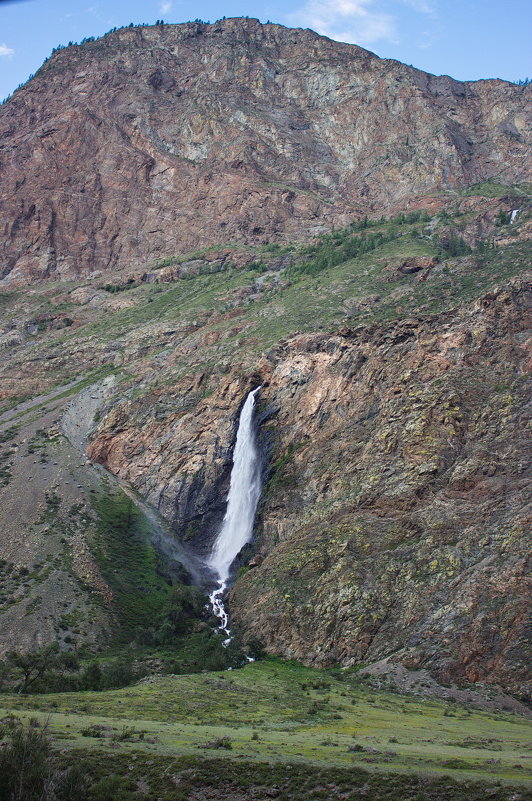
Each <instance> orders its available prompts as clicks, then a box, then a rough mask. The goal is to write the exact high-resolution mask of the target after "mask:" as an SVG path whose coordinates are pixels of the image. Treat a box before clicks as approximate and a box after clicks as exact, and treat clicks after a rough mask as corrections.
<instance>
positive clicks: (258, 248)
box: [0, 20, 532, 711]
mask: <svg viewBox="0 0 532 801" xmlns="http://www.w3.org/2000/svg"><path fill="white" fill-rule="evenodd" d="M529 91H530V89H529V87H518V86H514V85H511V84H507V83H504V82H502V81H482V82H477V83H474V84H460V83H458V82H455V81H452V80H451V79H450V78H447V77H443V78H435V77H434V76H429V75H426V74H424V73H421V72H419V71H417V70H415V69H413V68H411V67H406V66H404V65H401V64H398V63H396V62H389V61H384V60H382V59H378V58H377V57H376V56H374V55H372V54H371V53H368V52H366V51H364V50H361V49H360V48H357V47H355V46H351V45H342V44H338V43H336V42H331V41H329V40H327V39H324V38H322V37H319V36H317V35H316V34H314V33H313V32H311V31H292V30H288V29H285V28H282V27H280V26H276V25H264V26H263V25H260V24H259V23H258V22H256V21H254V20H224V21H221V22H220V23H217V24H215V25H200V24H196V23H194V24H192V23H190V24H187V25H180V26H155V27H151V28H150V27H146V28H138V29H137V28H131V29H124V30H121V31H117V32H115V33H112V34H109V35H108V36H106V37H104V38H102V39H101V40H99V41H96V42H89V43H88V44H86V45H83V46H81V47H78V46H73V47H69V48H67V49H65V50H62V51H60V52H59V53H56V54H55V55H54V56H53V57H52V59H51V60H50V61H49V62H47V63H46V64H45V65H44V67H43V68H42V69H41V70H40V71H39V73H38V75H37V76H36V77H35V78H34V79H33V80H32V81H30V82H29V83H28V84H27V85H26V86H25V87H23V88H22V89H21V90H19V91H18V92H17V93H16V94H15V96H14V97H13V98H12V99H11V100H9V101H8V102H7V103H6V104H5V105H4V106H3V107H2V108H1V109H0V130H1V131H2V133H1V136H2V138H1V140H0V141H1V143H2V144H1V150H0V174H1V177H2V181H1V182H0V195H1V197H2V208H3V209H4V210H5V212H4V217H3V222H2V225H3V228H2V236H3V248H4V249H3V251H2V253H3V255H2V263H1V269H2V275H3V280H2V291H1V292H0V308H1V310H2V330H1V332H0V349H1V353H2V360H1V362H0V380H1V388H0V403H1V406H0V656H1V657H3V656H5V655H6V654H7V653H8V652H9V651H11V650H12V649H13V647H14V646H16V648H17V649H19V650H20V651H24V652H31V651H34V650H35V649H38V648H41V647H42V646H46V645H48V644H50V643H54V642H55V643H57V644H58V647H59V649H60V651H61V652H62V653H63V654H64V653H70V652H72V651H76V652H78V651H79V652H80V653H84V654H85V655H87V654H89V655H90V654H94V653H101V652H102V651H106V652H107V651H108V650H109V648H110V647H111V646H112V647H113V648H115V649H116V650H117V651H120V649H122V651H123V649H124V648H126V647H129V645H130V644H131V643H134V644H135V645H134V647H138V648H140V649H143V648H144V649H145V650H146V649H148V651H149V649H150V648H152V649H153V648H156V647H157V648H160V647H163V646H164V647H165V648H166V647H168V648H170V650H171V656H170V657H168V654H167V653H164V654H163V655H162V656H161V654H160V653H159V652H157V655H156V657H153V656H150V657H149V658H150V659H152V662H151V663H150V666H151V667H150V669H159V670H160V669H163V668H165V665H166V667H168V666H169V667H168V670H170V671H171V672H177V673H182V672H184V670H185V669H191V670H192V669H194V670H200V669H201V667H202V666H204V665H205V664H206V660H207V656H206V654H208V659H209V660H211V661H210V662H209V665H210V666H211V667H213V668H219V669H222V668H223V667H224V666H225V665H226V664H229V662H226V661H224V659H225V657H224V656H223V654H225V653H226V652H225V651H223V654H222V651H221V642H218V646H219V647H218V651H217V652H216V653H215V654H214V655H213V653H212V649H211V650H209V649H210V648H211V646H212V640H213V636H214V635H212V627H213V620H212V619H210V620H209V613H208V612H207V611H206V609H205V608H204V606H203V602H204V599H203V598H202V597H201V595H200V594H198V593H196V590H194V589H193V588H192V586H191V584H193V583H196V584H200V585H201V584H202V581H203V580H204V576H205V573H204V568H203V567H202V559H203V558H204V557H205V556H206V555H207V554H208V553H209V551H210V548H211V547H212V543H213V540H214V537H215V535H216V533H217V530H218V526H219V523H220V521H221V519H222V517H223V514H224V510H225V505H226V498H227V489H228V482H229V475H230V469H231V460H232V453H233V447H234V439H235V430H236V425H237V421H238V415H239V411H240V409H241V407H242V404H243V401H244V398H245V396H246V394H247V393H248V392H249V390H250V389H251V388H253V387H256V386H258V385H259V384H260V385H261V387H262V388H261V391H260V395H259V404H258V413H257V419H256V423H257V431H258V441H259V445H260V449H261V456H262V467H263V475H264V492H263V495H262V499H261V502H260V505H259V513H258V516H257V521H256V531H255V537H254V541H253V543H252V545H251V546H249V547H247V548H245V549H244V551H243V552H242V553H241V554H240V556H239V559H238V562H237V564H236V565H235V571H234V572H235V576H234V579H235V580H234V584H233V586H232V590H231V593H230V597H229V609H230V613H231V615H232V620H233V623H234V626H235V630H236V631H237V633H238V634H239V635H240V636H241V637H242V639H243V640H244V641H247V642H248V643H251V644H253V647H254V648H255V649H256V650H257V652H260V651H261V649H265V650H266V651H267V652H269V653H270V654H277V655H282V656H284V657H288V658H297V659H298V660H300V661H301V662H303V663H305V664H307V665H311V666H315V667H321V668H328V667H331V666H333V665H341V666H343V667H353V666H358V667H360V666H362V665H364V666H365V667H364V670H365V671H366V672H367V673H368V674H370V675H371V676H372V677H373V678H372V679H371V680H372V681H376V682H381V683H382V682H384V681H388V680H390V681H394V682H398V683H399V686H401V687H402V689H404V688H405V687H406V686H407V685H408V686H412V684H411V682H414V680H415V681H416V682H418V683H419V682H421V684H422V686H423V687H426V688H427V687H428V688H429V689H430V691H431V692H434V693H435V694H440V695H441V696H442V697H447V695H446V692H447V690H446V685H451V684H456V685H460V687H461V688H462V689H457V687H454V688H453V690H452V692H453V693H455V694H458V695H455V697H460V698H461V699H463V696H462V695H459V694H460V693H467V692H469V690H468V689H464V687H465V688H467V687H468V685H469V684H477V685H480V692H481V694H482V693H483V694H484V695H483V696H482V697H483V703H484V702H486V703H487V702H488V701H489V700H490V694H491V692H492V691H491V690H489V689H488V690H486V688H485V685H492V684H493V685H498V686H499V687H501V688H503V690H504V691H505V692H507V693H512V694H514V695H515V696H518V697H519V698H521V699H525V698H526V697H527V684H526V679H527V676H526V666H527V642H528V641H527V638H526V632H525V609H526V595H525V592H526V590H525V584H524V576H525V575H526V557H527V550H526V545H527V539H526V538H527V532H528V531H529V527H530V507H529V505H528V504H529V494H528V489H529V483H528V481H527V475H528V474H527V472H526V471H527V466H528V463H527V452H526V440H525V431H526V422H527V418H526V417H525V412H526V408H527V407H526V402H527V398H528V396H527V390H528V385H527V383H526V381H527V374H528V372H529V369H530V272H529V266H530V249H529V238H530V229H531V226H532V223H531V215H530V185H529V184H527V183H526V177H527V172H526V162H525V156H526V143H527V139H526V136H527V129H526V125H525V116H524V113H525V100H526V97H527V94H528V92H529ZM192 248H196V249H195V250H192ZM219 639H220V640H221V638H219ZM249 647H251V645H250V646H249ZM172 649H173V650H172ZM122 651H121V653H122ZM150 653H151V652H150ZM128 654H129V656H128V658H129V659H130V661H131V654H130V653H129V652H128ZM143 654H144V655H145V651H143ZM221 654H222V656H221ZM222 657H223V658H222ZM87 658H88V657H87ZM228 658H229V657H228ZM154 659H155V660H156V661H155V662H154V661H153V660H154ZM157 660H158V661H157ZM165 660H166V661H165ZM412 677H414V678H412ZM0 678H1V675H0ZM89 678H90V676H89ZM409 682H410V683H409ZM76 686H78V685H76ZM91 686H92V685H90V684H85V685H83V687H82V688H81V689H87V687H91ZM98 686H99V687H100V685H98ZM101 686H103V685H101ZM113 686H114V685H113ZM416 686H417V685H416ZM468 697H469V696H468ZM497 698H499V696H498V695H497ZM477 700H478V698H477ZM497 703H498V704H499V707H500V706H501V705H508V704H517V702H516V701H512V700H511V699H509V698H508V697H503V698H502V700H500V701H498V702H497ZM514 708H515V709H519V710H521V711H522V709H523V708H522V707H521V706H519V705H517V706H514Z"/></svg>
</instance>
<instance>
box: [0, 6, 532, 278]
mask: <svg viewBox="0 0 532 801" xmlns="http://www.w3.org/2000/svg"><path fill="white" fill-rule="evenodd" d="M529 93H530V87H518V86H514V85H512V84H509V83H506V82H504V81H499V80H493V81H478V82H475V83H460V82H458V81H454V80H452V79H451V78H449V77H446V76H443V77H434V76H432V75H428V74H426V73H423V72H420V71H419V70H416V69H414V68H412V67H407V66H405V65H403V64H400V63H398V62H395V61H387V60H383V59H379V58H378V57H376V56H375V55H373V54H372V53H369V52H367V51H366V50H363V49H361V48H359V47H356V46H354V45H345V44H339V43H337V42H333V41H330V40H328V39H326V38H324V37H320V36H318V35H317V34H315V33H313V32H312V31H308V30H307V31H302V30H290V29H286V28H283V27H281V26H278V25H261V24H260V23H258V22H257V21H256V20H249V19H246V20H244V19H230V20H222V21H220V22H218V23H216V24H214V25H202V24H196V23H188V24H185V25H171V26H160V25H159V26H154V27H147V28H127V29H123V30H119V31H117V32H115V33H112V34H109V35H107V36H105V37H104V38H102V39H100V40H99V41H96V42H93V43H87V44H85V45H83V46H79V47H78V46H72V47H69V48H67V49H65V50H62V51H59V52H57V53H56V54H55V55H54V56H53V57H52V58H51V60H50V61H49V62H48V63H46V64H45V65H44V67H43V68H42V69H41V70H40V71H39V72H38V74H37V76H36V77H35V78H34V79H33V80H32V81H30V82H29V83H28V84H27V85H26V86H25V87H23V88H22V89H21V90H19V91H18V92H16V94H15V96H14V97H13V98H12V99H10V100H9V101H8V102H7V103H6V104H5V105H4V106H3V107H2V108H1V109H0V178H1V180H0V193H1V194H0V202H1V204H2V209H3V222H2V229H1V251H0V252H1V256H0V259H1V262H0V277H1V278H3V280H4V282H5V283H7V284H8V285H13V284H15V285H20V284H25V283H27V282H28V281H31V280H35V279H39V278H43V277H54V278H55V279H63V278H72V277H78V276H84V277H88V276H91V275H102V274H116V271H117V270H121V269H122V268H130V267H132V266H134V265H138V264H142V263H143V262H148V261H150V260H153V259H160V258H167V257H173V256H175V255H176V254H179V253H183V252H186V251H190V250H192V249H193V248H197V247H203V246H206V245H212V244H216V243H227V242H233V241H240V242H248V243H261V242H262V243H264V242H267V241H272V242H279V241H280V242H282V241H292V240H297V239H299V240H300V239H307V238H309V237H311V236H313V235H315V234H316V233H317V232H320V231H323V230H325V229H327V228H329V227H330V225H331V224H333V223H335V224H336V225H338V224H340V225H342V224H346V222H349V221H350V220H351V219H352V217H353V215H363V214H365V213H367V212H371V211H378V212H379V213H381V212H382V211H386V210H389V209H390V208H392V207H394V206H400V207H402V208H404V207H406V206H415V205H416V204H417V203H424V204H426V205H428V206H429V207H430V205H431V201H430V200H424V201H421V199H420V198H421V197H422V196H426V195H428V194H430V193H433V192H441V191H442V190H449V189H450V190H454V189H457V188H460V187H464V186H467V185H469V184H473V183H475V182H479V181H482V180H484V179H486V178H492V177H494V176H496V177H497V178H498V180H501V181H502V182H503V183H506V184H509V185H511V184H513V183H516V182H522V181H526V180H527V177H529V172H528V171H527V163H526V147H527V141H528V139H527V137H528V127H527V108H529V107H528V106H527V98H528V97H529Z"/></svg>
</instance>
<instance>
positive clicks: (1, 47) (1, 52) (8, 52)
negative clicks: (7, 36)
mask: <svg viewBox="0 0 532 801" xmlns="http://www.w3.org/2000/svg"><path fill="white" fill-rule="evenodd" d="M14 54H15V51H14V50H13V48H12V47H8V46H7V45H6V44H0V56H8V58H9V57H10V56H13V55H14Z"/></svg>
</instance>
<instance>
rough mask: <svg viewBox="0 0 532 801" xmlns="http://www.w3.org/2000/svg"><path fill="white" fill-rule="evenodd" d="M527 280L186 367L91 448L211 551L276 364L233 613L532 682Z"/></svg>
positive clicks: (338, 652)
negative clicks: (207, 371) (235, 454)
mask: <svg viewBox="0 0 532 801" xmlns="http://www.w3.org/2000/svg"><path fill="white" fill-rule="evenodd" d="M528 290H529V286H528V285H527V284H526V283H523V282H519V281H518V282H516V283H514V284H513V285H512V287H511V288H510V289H508V290H499V291H497V292H495V293H491V294H490V295H488V296H485V297H484V298H483V299H481V300H480V301H478V302H477V303H475V304H474V305H472V306H471V307H468V308H465V309H464V310H463V311H461V312H450V313H447V314H444V315H441V316H438V317H412V318H409V319H405V320H403V321H401V322H398V323H394V324H377V325H373V326H369V327H363V326H361V327H359V328H355V329H351V328H344V329H341V330H340V331H339V332H338V333H337V334H335V335H329V334H305V335H299V336H296V337H294V338H290V339H289V340H286V341H284V342H283V343H281V344H280V345H278V346H277V347H276V348H274V349H272V350H271V351H269V352H268V354H267V355H266V356H265V357H264V358H262V359H260V360H259V361H258V362H257V363H256V365H255V369H254V371H252V370H248V371H247V376H246V377H245V378H244V377H243V376H242V375H241V374H235V373H231V374H229V375H228V376H227V377H226V378H225V379H222V381H221V382H220V383H219V386H218V387H217V389H216V390H215V391H214V392H213V394H209V395H208V397H207V398H205V397H203V398H202V397H201V396H200V395H198V392H197V391H198V387H197V386H196V387H192V386H190V387H189V389H188V393H187V394H188V398H189V402H188V409H187V408H186V407H187V404H186V403H185V404H184V408H183V411H182V413H179V414H177V415H176V414H171V415H170V416H169V417H168V418H167V421H166V422H155V421H154V420H153V419H152V420H150V421H148V420H147V419H146V418H145V409H143V403H142V402H141V401H137V402H133V403H132V402H128V403H121V404H120V403H119V404H118V405H117V406H116V407H115V410H114V411H113V412H112V413H111V414H109V415H108V416H107V417H106V419H105V423H104V425H103V426H102V427H101V428H100V431H99V433H98V435H97V436H96V438H95V439H94V440H93V442H92V443H91V445H90V447H89V451H88V452H89V455H90V457H91V458H92V459H93V460H95V461H98V462H102V463H104V464H106V466H107V467H108V468H109V469H111V470H112V471H113V472H115V473H116V474H117V475H119V476H120V477H121V478H123V479H126V480H127V481H129V482H131V483H133V484H134V486H136V487H137V489H139V490H140V491H141V492H142V494H143V495H144V496H145V497H147V498H148V499H149V500H150V501H151V502H152V503H153V504H154V505H156V506H157V507H158V508H159V510H161V511H162V513H163V514H164V515H165V516H166V517H167V519H169V520H171V521H172V522H173V524H174V526H175V527H176V531H177V532H179V534H178V536H179V537H180V538H183V539H186V540H187V541H188V542H189V543H192V545H193V546H194V547H196V548H197V549H198V550H199V551H202V550H204V548H205V543H206V542H207V543H208V542H209V532H210V536H211V540H210V541H212V535H213V534H214V531H215V529H213V527H212V521H213V517H212V515H213V512H221V509H220V503H219V500H220V491H221V488H222V487H223V482H224V478H225V477H226V475H227V468H228V460H229V457H230V447H231V441H232V435H233V430H234V422H235V420H236V416H237V414H238V411H239V405H240V403H241V401H242V399H243V397H244V396H245V394H246V393H247V391H248V390H249V388H250V385H251V383H257V382H259V381H260V382H261V383H262V384H263V390H262V392H261V408H260V411H259V421H262V426H261V431H262V438H263V440H264V438H265V437H266V438H268V437H269V438H270V440H272V441H273V442H274V443H275V451H274V454H273V457H271V458H270V457H269V461H270V475H269V481H268V483H267V485H266V489H265V493H264V498H263V503H262V509H261V512H260V515H259V523H258V532H257V538H256V542H255V546H254V547H255V550H256V555H255V557H254V558H253V559H252V561H251V563H250V568H249V570H248V571H247V572H246V573H245V574H244V575H240V577H239V578H238V580H237V581H236V584H235V585H234V588H233V590H232V593H231V599H230V605H231V611H232V614H233V616H234V619H235V621H236V622H237V623H238V624H240V625H241V626H242V628H243V629H244V630H245V631H247V632H248V633H249V632H251V633H253V635H255V636H257V637H259V638H260V639H261V640H262V641H263V642H264V643H265V645H266V647H267V648H268V650H270V651H272V652H274V653H282V654H283V655H285V656H287V657H295V658H298V659H302V660H304V661H306V662H308V663H312V664H317V665H330V664H333V663H335V662H340V663H342V664H345V665H350V664H356V663H359V662H374V661H376V660H379V659H382V658H385V657H391V658H392V659H393V660H395V661H398V662H402V663H403V664H405V665H407V666H408V667H411V668H420V667H423V668H427V669H428V670H430V671H431V672H432V673H433V675H435V676H436V677H437V678H438V679H439V680H441V681H443V682H450V681H454V680H458V681H460V682H465V681H470V682H476V681H487V682H495V683H500V684H501V685H503V686H505V687H506V688H508V689H511V690H513V691H516V692H520V693H522V692H523V687H524V683H525V681H526V661H525V659H524V656H523V654H524V648H525V641H526V634H525V617H524V610H525V608H526V591H525V587H524V584H523V576H524V575H525V570H526V568H525V564H526V552H527V551H526V530H527V525H528V524H527V519H528V517H527V515H528V512H527V504H526V488H527V486H528V481H527V479H526V473H525V471H526V440H525V437H524V427H525V425H524V416H523V409H524V405H525V397H526V384H525V374H526V370H527V360H528V358H529V347H528V348H527V344H528V346H529V344H530V341H529V337H528V335H527V333H526V330H527V324H528V322H529V317H530V295H529V291H528ZM152 411H153V409H152ZM213 498H217V499H218V500H217V501H216V502H215V503H213ZM222 498H223V495H222ZM221 506H222V509H223V504H222V505H221ZM207 510H208V511H207ZM206 511H207V513H206ZM528 522H529V521H528Z"/></svg>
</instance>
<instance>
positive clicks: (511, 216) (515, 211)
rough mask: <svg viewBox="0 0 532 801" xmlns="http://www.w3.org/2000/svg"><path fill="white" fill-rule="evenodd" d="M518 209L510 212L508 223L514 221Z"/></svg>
mask: <svg viewBox="0 0 532 801" xmlns="http://www.w3.org/2000/svg"><path fill="white" fill-rule="evenodd" d="M519 211H520V209H514V210H513V211H512V213H511V214H510V225H511V224H512V223H513V222H515V218H516V217H517V215H518V214H519Z"/></svg>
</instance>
